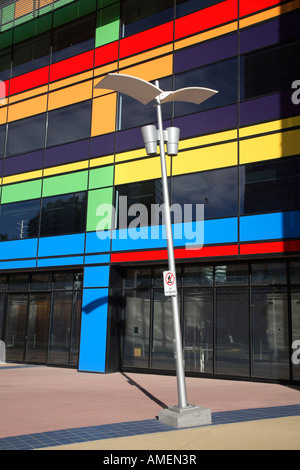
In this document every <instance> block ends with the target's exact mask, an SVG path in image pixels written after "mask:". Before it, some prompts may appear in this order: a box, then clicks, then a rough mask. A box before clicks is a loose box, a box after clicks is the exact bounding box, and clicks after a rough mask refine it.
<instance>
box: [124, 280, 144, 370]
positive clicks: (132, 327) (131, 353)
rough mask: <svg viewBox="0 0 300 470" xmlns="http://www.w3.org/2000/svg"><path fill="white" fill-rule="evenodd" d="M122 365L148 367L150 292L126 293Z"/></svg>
mask: <svg viewBox="0 0 300 470" xmlns="http://www.w3.org/2000/svg"><path fill="white" fill-rule="evenodd" d="M124 333H125V334H124V346H123V365H127V366H134V367H148V358H149V333H150V290H148V289H141V290H128V291H126V307H125V326H124Z"/></svg>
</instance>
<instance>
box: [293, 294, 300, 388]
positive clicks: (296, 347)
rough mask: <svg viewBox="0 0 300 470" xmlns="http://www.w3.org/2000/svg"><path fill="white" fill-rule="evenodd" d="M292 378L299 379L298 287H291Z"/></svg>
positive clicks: (299, 331) (299, 298)
mask: <svg viewBox="0 0 300 470" xmlns="http://www.w3.org/2000/svg"><path fill="white" fill-rule="evenodd" d="M291 311H292V368H293V379H294V380H300V350H299V347H300V288H299V287H296V286H294V287H292V289H291Z"/></svg>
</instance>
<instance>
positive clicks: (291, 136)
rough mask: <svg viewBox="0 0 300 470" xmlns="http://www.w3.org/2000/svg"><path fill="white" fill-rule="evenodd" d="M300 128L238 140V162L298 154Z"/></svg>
mask: <svg viewBox="0 0 300 470" xmlns="http://www.w3.org/2000/svg"><path fill="white" fill-rule="evenodd" d="M299 142H300V129H297V130H294V131H286V132H277V133H276V134H270V135H265V136H262V137H255V138H253V139H246V140H241V141H240V163H250V162H258V161H262V160H271V159H273V158H280V157H288V156H292V155H298V153H299Z"/></svg>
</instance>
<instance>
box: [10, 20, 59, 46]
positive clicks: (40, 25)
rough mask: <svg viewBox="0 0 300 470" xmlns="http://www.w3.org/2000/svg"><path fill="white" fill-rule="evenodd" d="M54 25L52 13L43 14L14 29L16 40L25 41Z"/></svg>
mask: <svg viewBox="0 0 300 470" xmlns="http://www.w3.org/2000/svg"><path fill="white" fill-rule="evenodd" d="M51 25H52V14H49V15H45V16H41V17H40V18H37V19H35V20H33V21H29V22H28V23H25V24H23V25H22V26H18V27H17V28H15V30H14V42H15V43H17V42H20V41H24V40H25V39H29V38H32V37H33V36H37V35H38V34H41V33H44V32H45V31H49V30H50V29H51Z"/></svg>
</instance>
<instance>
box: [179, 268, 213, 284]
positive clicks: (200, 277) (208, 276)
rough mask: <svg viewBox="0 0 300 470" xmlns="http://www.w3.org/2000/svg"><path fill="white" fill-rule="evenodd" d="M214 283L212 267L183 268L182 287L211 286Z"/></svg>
mask: <svg viewBox="0 0 300 470" xmlns="http://www.w3.org/2000/svg"><path fill="white" fill-rule="evenodd" d="M213 282H214V268H213V266H199V265H197V266H184V268H183V285H184V286H195V285H199V286H211V285H213Z"/></svg>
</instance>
